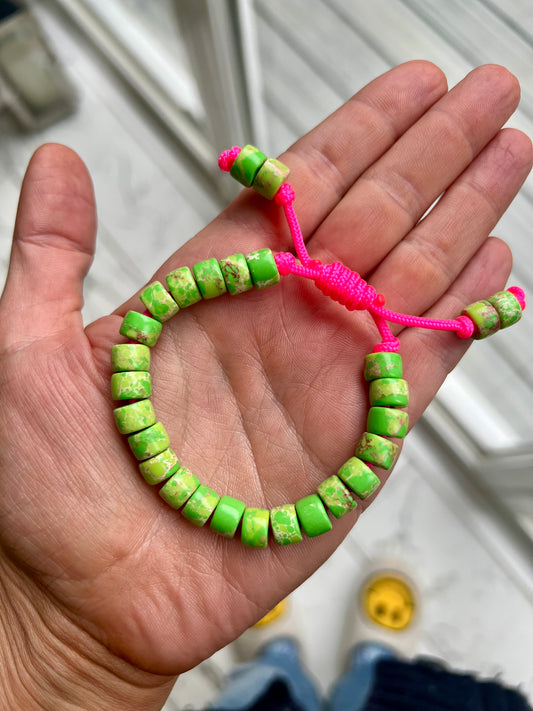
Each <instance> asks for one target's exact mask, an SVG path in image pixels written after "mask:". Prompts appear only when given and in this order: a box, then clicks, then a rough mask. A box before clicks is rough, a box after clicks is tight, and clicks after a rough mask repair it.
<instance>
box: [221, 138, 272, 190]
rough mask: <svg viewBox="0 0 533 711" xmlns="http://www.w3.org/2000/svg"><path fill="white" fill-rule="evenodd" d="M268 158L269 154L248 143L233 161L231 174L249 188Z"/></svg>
mask: <svg viewBox="0 0 533 711" xmlns="http://www.w3.org/2000/svg"><path fill="white" fill-rule="evenodd" d="M267 158H268V156H266V155H265V154H264V153H263V152H262V151H260V150H259V148H256V147H255V146H251V145H246V146H244V147H243V148H242V150H241V152H240V153H239V155H238V156H237V157H236V158H235V160H234V161H233V165H232V166H231V168H230V175H231V177H232V178H235V180H237V181H238V182H239V183H241V185H244V186H245V187H246V188H249V187H250V186H251V185H252V183H253V182H254V180H255V176H256V175H257V173H258V172H259V169H260V168H261V166H262V165H263V163H264V162H265V161H266V160H267Z"/></svg>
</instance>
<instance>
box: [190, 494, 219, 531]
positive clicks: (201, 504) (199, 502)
mask: <svg viewBox="0 0 533 711" xmlns="http://www.w3.org/2000/svg"><path fill="white" fill-rule="evenodd" d="M219 501H220V496H219V495H218V494H217V493H216V491H213V489H210V488H209V487H208V486H204V485H203V484H200V486H199V487H198V488H197V489H196V491H195V492H194V494H193V495H192V496H191V498H190V499H189V500H188V501H187V503H186V504H185V506H184V507H183V508H182V510H181V513H182V514H183V515H184V516H185V518H186V519H187V520H188V521H190V522H191V523H193V524H194V525H195V526H203V525H204V524H205V523H206V522H207V519H208V518H209V517H210V516H211V514H212V513H213V511H214V510H215V508H216V505H217V504H218V502H219Z"/></svg>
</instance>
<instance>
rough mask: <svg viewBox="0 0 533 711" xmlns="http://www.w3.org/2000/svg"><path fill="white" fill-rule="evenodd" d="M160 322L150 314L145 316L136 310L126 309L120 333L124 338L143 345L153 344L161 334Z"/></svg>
mask: <svg viewBox="0 0 533 711" xmlns="http://www.w3.org/2000/svg"><path fill="white" fill-rule="evenodd" d="M161 328H162V326H161V323H160V322H159V321H156V320H155V319H154V318H150V316H145V315H144V314H140V313H138V312H137V311H128V313H127V314H126V315H125V316H124V320H123V321H122V325H121V327H120V333H121V335H122V336H126V338H132V339H133V340H134V341H139V343H144V345H145V346H150V347H152V346H155V344H156V343H157V339H158V338H159V336H160V334H161Z"/></svg>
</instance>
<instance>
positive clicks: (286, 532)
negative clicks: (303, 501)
mask: <svg viewBox="0 0 533 711" xmlns="http://www.w3.org/2000/svg"><path fill="white" fill-rule="evenodd" d="M270 525H271V527H272V534H273V535H274V540H275V541H276V543H278V544H279V545H280V546H287V545H289V544H291V543H299V542H300V541H301V540H302V532H301V530H300V524H299V522H298V516H297V515H296V507H295V506H294V504H283V506H275V507H274V508H273V509H271V510H270Z"/></svg>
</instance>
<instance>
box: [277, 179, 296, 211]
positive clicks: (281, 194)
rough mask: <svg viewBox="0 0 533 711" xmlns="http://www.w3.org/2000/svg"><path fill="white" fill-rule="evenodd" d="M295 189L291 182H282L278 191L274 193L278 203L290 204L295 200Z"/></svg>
mask: <svg viewBox="0 0 533 711" xmlns="http://www.w3.org/2000/svg"><path fill="white" fill-rule="evenodd" d="M294 198H295V194H294V189H293V187H292V185H291V184H290V183H282V184H281V185H280V188H279V190H278V192H277V193H276V194H275V195H274V201H275V203H276V205H281V206H283V205H290V204H291V203H293V202H294Z"/></svg>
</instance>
